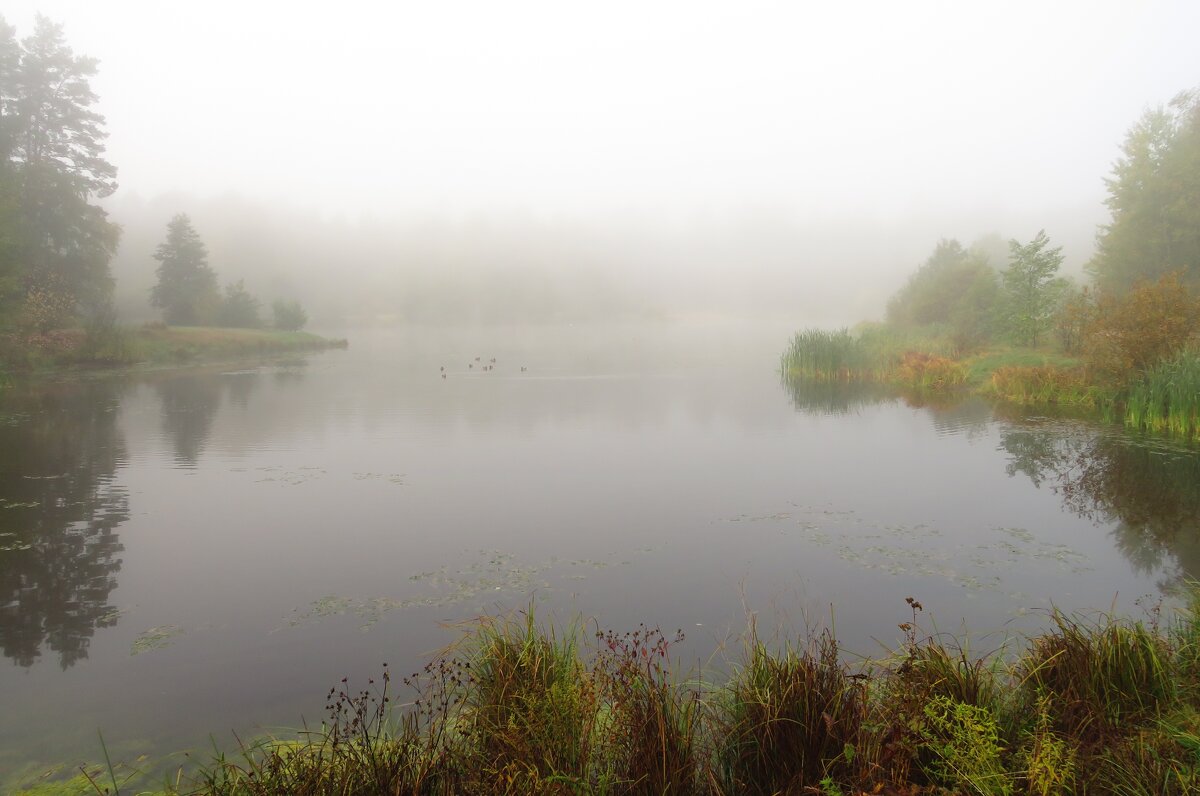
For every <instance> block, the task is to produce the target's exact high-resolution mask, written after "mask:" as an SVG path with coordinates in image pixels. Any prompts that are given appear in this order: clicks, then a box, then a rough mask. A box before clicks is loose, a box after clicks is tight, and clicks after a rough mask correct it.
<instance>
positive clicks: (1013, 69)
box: [3, 0, 1200, 218]
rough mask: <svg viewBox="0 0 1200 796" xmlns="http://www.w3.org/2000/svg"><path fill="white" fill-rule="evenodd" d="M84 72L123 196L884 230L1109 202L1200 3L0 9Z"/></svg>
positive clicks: (82, 2) (51, 5)
mask: <svg viewBox="0 0 1200 796" xmlns="http://www.w3.org/2000/svg"><path fill="white" fill-rule="evenodd" d="M36 11H41V12H42V13H44V14H46V15H48V16H49V17H51V18H52V19H54V20H57V21H61V22H63V23H65V24H66V27H67V30H66V33H67V38H68V41H69V42H70V43H71V45H72V46H73V47H74V48H75V49H76V51H77V52H81V53H86V54H89V55H92V56H95V57H97V58H99V59H100V61H101V71H100V74H99V76H98V78H97V79H96V80H95V87H96V88H97V90H98V92H99V94H100V96H101V105H100V110H101V111H102V112H103V113H104V114H105V115H106V117H107V119H108V127H109V130H110V132H111V138H110V140H109V155H110V158H111V160H112V161H113V162H114V163H115V164H117V165H118V167H119V169H120V181H121V184H122V187H123V189H124V190H126V191H134V192H138V193H141V194H144V195H153V194H155V193H159V192H163V191H166V190H184V191H193V192H198V193H201V194H206V193H219V192H224V191H235V192H238V193H242V194H246V195H251V196H256V197H261V198H265V199H273V198H287V199H288V200H291V201H299V202H300V203H302V204H306V205H311V206H314V207H319V208H321V209H338V210H345V211H348V212H351V213H355V212H357V211H369V212H371V213H373V214H374V213H380V212H382V213H385V214H386V212H387V211H389V210H391V209H402V208H421V209H428V208H430V207H433V208H438V207H445V208H447V209H460V208H474V207H479V206H503V207H509V208H520V209H533V210H536V211H549V212H554V211H557V210H559V209H582V210H585V211H587V210H592V209H597V208H606V209H616V210H625V209H632V210H635V211H636V210H641V209H645V208H662V207H664V206H665V207H678V208H680V209H685V210H687V209H692V208H697V207H699V208H711V207H716V208H723V207H730V206H733V207H736V206H738V205H741V204H745V203H767V204H772V205H781V206H787V207H795V208H797V209H800V210H803V211H808V212H816V213H821V214H832V215H841V214H843V213H855V214H866V215H868V216H869V215H876V216H882V217H885V218H887V217H891V216H894V215H897V214H900V215H903V214H904V213H906V212H910V211H911V210H912V209H913V208H914V207H922V208H929V209H931V210H937V209H938V208H943V207H944V208H954V209H956V210H961V209H962V208H963V205H964V203H966V204H968V205H971V206H977V207H979V208H982V209H988V208H992V207H994V208H997V209H1004V208H1008V207H1011V206H1013V205H1018V204H1020V205H1024V204H1029V203H1034V204H1071V203H1075V202H1076V201H1078V200H1080V199H1081V198H1083V199H1088V198H1092V197H1095V196H1098V195H1101V193H1102V190H1103V188H1102V184H1101V177H1102V175H1103V174H1105V173H1106V172H1107V170H1108V167H1109V165H1110V163H1111V161H1112V159H1113V157H1114V156H1115V153H1116V146H1117V143H1118V142H1119V140H1120V138H1121V137H1122V135H1123V133H1124V132H1125V130H1126V129H1127V128H1128V127H1129V125H1130V124H1131V122H1132V121H1133V120H1134V119H1135V118H1136V117H1137V116H1138V114H1139V113H1140V112H1141V111H1142V110H1143V109H1144V108H1145V107H1146V106H1147V105H1149V104H1157V103H1159V102H1163V101H1166V100H1168V99H1170V97H1171V96H1172V95H1174V94H1175V93H1176V92H1177V91H1179V90H1181V89H1184V88H1187V87H1190V86H1192V85H1194V84H1196V83H1197V82H1200V56H1198V55H1197V53H1196V47H1195V35H1196V31H1197V30H1200V3H1195V2H1175V3H1145V2H1137V3H1131V2H1119V3H1114V2H1080V3H1013V2H1005V3H990V4H983V3H958V2H953V3H952V2H947V3H913V2H903V3H896V2H884V3H819V4H818V3H810V2H790V3H782V2H781V3H750V2H738V3H717V4H714V3H703V2H694V1H693V2H683V3H647V2H635V3H622V2H606V3H591V4H583V3H568V2H543V3H527V2H505V3H496V2H437V3H355V2H350V3H325V4H317V3H301V4H298V3H271V2H254V3H248V2H237V3H233V2H220V1H218V2H214V1H212V0H210V1H209V2H204V3H188V4H184V3H164V2H121V3H98V2H94V0H77V1H76V2H55V1H53V0H39V1H38V2H24V1H23V0H9V2H7V3H5V10H4V12H3V13H4V15H5V16H6V18H7V19H8V21H9V22H10V23H11V24H15V25H16V26H17V28H18V32H19V34H21V35H23V34H25V33H27V32H28V31H29V30H30V29H31V27H32V19H33V14H34V13H35V12H36Z"/></svg>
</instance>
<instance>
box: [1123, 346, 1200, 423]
mask: <svg viewBox="0 0 1200 796" xmlns="http://www.w3.org/2000/svg"><path fill="white" fill-rule="evenodd" d="M1125 423H1126V424H1127V425H1129V426H1133V427H1135V428H1140V429H1145V430H1148V431H1155V432H1159V433H1167V434H1173V435H1177V436H1181V437H1193V436H1195V435H1196V434H1197V433H1198V432H1200V349H1196V348H1190V349H1185V350H1183V351H1180V352H1178V353H1176V354H1175V355H1174V356H1172V357H1170V358H1168V359H1166V360H1164V361H1162V362H1160V363H1159V364H1158V365H1156V366H1154V367H1153V368H1151V369H1150V370H1149V371H1148V372H1147V373H1146V375H1145V376H1144V377H1143V378H1142V379H1141V380H1140V381H1138V382H1136V383H1135V384H1134V385H1133V386H1132V387H1130V390H1129V397H1128V399H1127V400H1126V402H1125Z"/></svg>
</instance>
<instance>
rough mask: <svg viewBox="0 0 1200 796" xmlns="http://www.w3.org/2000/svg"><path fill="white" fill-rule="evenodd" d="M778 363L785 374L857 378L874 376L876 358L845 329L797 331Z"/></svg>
mask: <svg viewBox="0 0 1200 796" xmlns="http://www.w3.org/2000/svg"><path fill="white" fill-rule="evenodd" d="M781 365H782V368H783V372H784V374H785V375H788V376H790V377H792V378H802V379H809V380H812V381H841V382H850V381H861V380H867V379H871V378H874V376H875V370H876V360H875V358H874V357H873V356H872V354H871V352H870V351H869V350H868V348H867V346H866V345H865V344H864V343H863V341H862V340H861V339H859V338H857V337H855V336H853V335H851V334H850V331H849V330H848V329H839V330H838V331H835V332H831V331H826V330H824V329H805V330H804V331H803V332H797V333H796V335H795V337H793V338H792V342H791V343H790V344H789V346H788V348H787V350H786V351H784V353H783V357H782V361H781Z"/></svg>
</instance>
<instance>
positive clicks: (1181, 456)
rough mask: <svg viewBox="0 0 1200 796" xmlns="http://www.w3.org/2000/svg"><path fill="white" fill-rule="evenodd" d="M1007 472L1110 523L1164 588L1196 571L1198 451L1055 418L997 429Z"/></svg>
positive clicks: (1199, 548)
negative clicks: (1006, 457) (1158, 575)
mask: <svg viewBox="0 0 1200 796" xmlns="http://www.w3.org/2000/svg"><path fill="white" fill-rule="evenodd" d="M1001 445H1002V446H1003V448H1004V450H1005V451H1006V452H1007V453H1008V454H1009V456H1010V460H1009V463H1008V468H1007V469H1008V474H1009V475H1015V474H1017V473H1023V474H1024V475H1026V476H1028V477H1029V479H1030V480H1031V481H1032V482H1033V483H1034V484H1035V485H1040V484H1042V483H1043V481H1045V482H1048V483H1050V484H1051V486H1052V488H1053V489H1054V490H1055V491H1056V492H1057V493H1058V494H1059V495H1061V496H1062V498H1063V503H1064V505H1065V506H1066V507H1067V508H1068V509H1069V510H1070V511H1072V512H1074V513H1075V514H1077V515H1079V516H1081V517H1084V518H1086V519H1089V520H1092V521H1093V522H1095V523H1097V524H1106V525H1112V526H1113V530H1112V534H1113V538H1114V541H1115V542H1116V545H1117V547H1118V549H1119V550H1120V551H1121V552H1122V553H1123V554H1124V555H1125V557H1126V558H1128V559H1129V561H1130V562H1131V563H1132V564H1133V567H1134V569H1135V570H1136V571H1137V572H1139V573H1140V574H1152V573H1155V572H1162V573H1163V575H1162V580H1161V581H1160V584H1159V585H1160V586H1161V587H1162V588H1163V589H1164V590H1170V589H1173V588H1175V587H1177V586H1178V585H1179V584H1180V583H1181V582H1182V581H1183V580H1194V579H1197V578H1200V451H1196V450H1194V449H1189V448H1184V447H1179V446H1171V445H1169V444H1167V443H1165V442H1163V441H1154V440H1148V439H1140V438H1132V437H1128V436H1123V435H1119V434H1115V433H1113V434H1110V433H1105V432H1104V431H1103V430H1099V431H1098V430H1097V429H1096V427H1095V426H1092V425H1085V424H1070V423H1058V422H1041V423H1038V422H1029V423H1019V424H1013V425H1010V426H1008V427H1006V428H1005V429H1004V430H1003V431H1002V432H1001Z"/></svg>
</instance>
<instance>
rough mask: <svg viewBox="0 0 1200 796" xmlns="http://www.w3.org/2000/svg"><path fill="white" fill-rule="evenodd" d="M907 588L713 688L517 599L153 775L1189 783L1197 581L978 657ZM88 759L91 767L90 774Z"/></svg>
mask: <svg viewBox="0 0 1200 796" xmlns="http://www.w3.org/2000/svg"><path fill="white" fill-rule="evenodd" d="M908 604H909V610H910V611H911V620H909V621H904V622H902V623H901V625H900V627H901V629H902V631H903V632H904V639H903V641H902V643H901V644H900V645H899V647H898V648H897V649H896V650H895V651H893V652H891V653H890V654H888V655H886V656H885V657H883V658H880V659H876V660H868V661H859V662H857V663H856V664H854V665H851V664H850V663H848V662H847V661H846V660H845V659H844V658H843V656H842V654H841V650H840V648H839V646H838V644H837V641H836V638H835V637H834V636H833V634H832V633H829V632H825V633H821V634H818V635H815V636H812V637H810V638H809V639H808V640H807V641H804V640H800V641H798V642H793V643H788V642H784V643H782V645H780V646H778V647H775V648H772V647H770V646H768V645H766V644H764V643H762V642H761V641H760V640H759V639H758V638H757V636H756V635H755V633H754V630H753V626H751V629H750V631H749V632H748V633H747V638H746V643H745V645H744V648H743V652H742V653H741V658H740V660H739V661H735V662H734V663H733V664H732V665H731V669H730V672H731V674H729V675H728V676H727V677H726V678H725V682H724V685H719V686H718V685H712V684H710V683H711V679H712V678H714V677H715V674H716V673H714V672H707V673H699V672H682V671H679V670H677V669H676V667H675V666H674V665H673V664H672V662H671V654H670V651H671V648H672V647H673V645H674V644H676V643H677V642H678V641H679V640H681V638H682V636H681V635H680V634H676V635H674V636H667V635H665V634H663V633H661V632H660V631H658V630H657V629H653V628H647V627H645V626H640V627H639V628H638V629H636V630H634V631H631V632H628V633H621V634H618V633H615V632H606V631H597V632H596V633H595V634H594V636H591V637H588V636H586V635H585V634H584V633H582V631H581V627H580V626H579V625H578V624H574V625H569V626H567V627H566V628H565V629H556V628H554V627H553V626H546V625H542V624H539V623H538V622H536V621H535V620H534V618H533V616H532V614H528V615H524V616H516V617H512V616H507V617H493V618H483V619H480V620H478V621H477V622H475V623H473V624H471V625H469V626H468V627H467V628H466V633H465V635H464V637H463V639H462V641H460V642H459V643H457V644H455V645H452V646H451V647H450V648H448V649H447V650H446V651H445V652H444V653H443V654H441V655H439V656H437V657H436V658H435V659H434V660H433V661H431V662H430V663H429V665H427V666H426V667H425V668H424V669H423V670H422V671H421V672H419V673H417V674H415V675H413V676H412V677H409V678H404V679H403V682H402V684H399V686H400V687H398V688H397V687H396V686H397V685H398V684H396V683H393V682H392V679H391V677H390V675H388V674H386V667H385V674H384V675H383V676H382V677H380V678H379V679H378V680H377V681H376V682H369V683H368V684H367V685H366V687H364V688H361V689H357V688H352V687H351V686H350V684H349V683H348V682H347V681H345V680H343V681H342V683H340V684H339V685H337V686H335V687H334V688H333V689H331V690H330V692H329V694H328V700H327V718H326V721H325V722H324V723H323V724H322V725H321V726H320V727H317V728H312V729H311V730H309V731H305V732H302V733H299V734H296V735H292V736H287V737H276V738H261V739H257V740H254V741H252V742H248V743H240V742H239V743H238V745H237V749H236V751H235V752H233V753H229V754H227V753H222V752H220V751H213V752H211V753H209V755H208V756H207V757H204V758H202V760H201V764H200V766H199V767H196V768H190V769H187V770H185V771H183V772H181V773H180V774H179V775H178V776H177V777H176V778H174V779H171V780H169V781H166V782H164V783H162V784H161V785H160V786H158V787H160V788H161V789H162V790H163V791H165V792H170V793H211V794H268V793H271V794H274V793H296V794H318V793H321V794H324V793H337V794H377V793H397V794H399V793H428V794H451V793H465V794H473V793H475V794H485V793H513V794H516V793H521V794H528V793H535V794H539V793H546V794H551V793H553V794H560V793H561V794H568V793H589V794H590V793H601V794H603V793H613V794H662V793H680V794H712V795H713V796H716V795H717V794H731V793H749V794H774V793H838V792H841V793H854V794H858V793H864V792H865V793H879V792H892V793H917V792H921V793H977V794H998V795H1000V796H1004V795H1006V794H1017V793H1034V794H1054V793H1154V794H1186V793H1195V792H1197V790H1196V788H1197V787H1200V679H1198V677H1200V648H1198V644H1200V614H1198V613H1197V609H1198V608H1200V592H1195V591H1193V592H1192V595H1191V602H1190V605H1188V606H1186V607H1184V608H1183V609H1181V610H1179V611H1178V613H1177V614H1176V615H1175V616H1173V617H1172V618H1171V619H1169V620H1168V621H1166V622H1162V623H1161V625H1160V622H1159V621H1158V619H1157V615H1152V619H1151V621H1149V622H1148V623H1142V622H1136V621H1130V620H1126V619H1120V618H1117V617H1113V616H1108V615H1099V616H1094V617H1082V616H1069V615H1065V614H1062V613H1054V614H1052V615H1051V617H1050V619H1051V624H1050V627H1049V628H1048V629H1047V630H1046V631H1045V632H1043V633H1041V634H1039V635H1036V636H1033V637H1032V638H1028V639H1024V640H1013V642H1012V643H1011V644H1010V645H1008V646H1007V647H1005V648H1004V649H1001V650H998V651H994V652H991V653H988V654H985V655H975V654H973V653H971V652H970V651H969V650H968V649H967V648H966V646H965V645H964V644H962V643H961V642H959V641H958V640H957V639H955V638H954V637H952V636H950V635H948V634H944V633H934V634H927V633H925V632H924V631H923V630H922V629H921V628H920V626H919V614H920V612H921V611H922V610H923V609H922V606H921V604H920V603H919V602H917V601H916V600H912V599H911V598H910V599H909V600H908ZM906 618H907V617H906ZM585 642H586V643H585ZM702 675H703V676H702ZM402 693H403V696H401V694H402ZM106 770H107V769H106V767H104V766H100V767H95V768H90V769H87V771H88V776H89V777H91V778H93V779H96V778H98V777H101V776H103V775H104V774H105V773H106ZM112 770H113V771H118V772H120V771H123V770H125V769H123V768H122V767H120V766H114V767H113V769H112ZM60 773H62V774H63V776H62V777H54V776H50V777H38V778H35V779H32V780H27V781H26V784H27V785H28V786H29V787H30V788H31V790H30V792H34V793H71V792H80V791H81V790H82V789H84V788H85V786H86V784H87V783H85V781H84V780H81V779H79V778H78V777H76V778H74V779H72V778H71V777H70V773H71V772H70V771H63V772H60ZM85 779H86V778H85ZM96 781H97V782H98V783H99V782H100V780H99V779H96ZM117 781H118V783H121V782H122V780H121V779H120V776H119V775H118V778H117ZM103 784H104V783H100V785H101V787H103ZM122 790H127V788H126V786H125V785H122Z"/></svg>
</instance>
